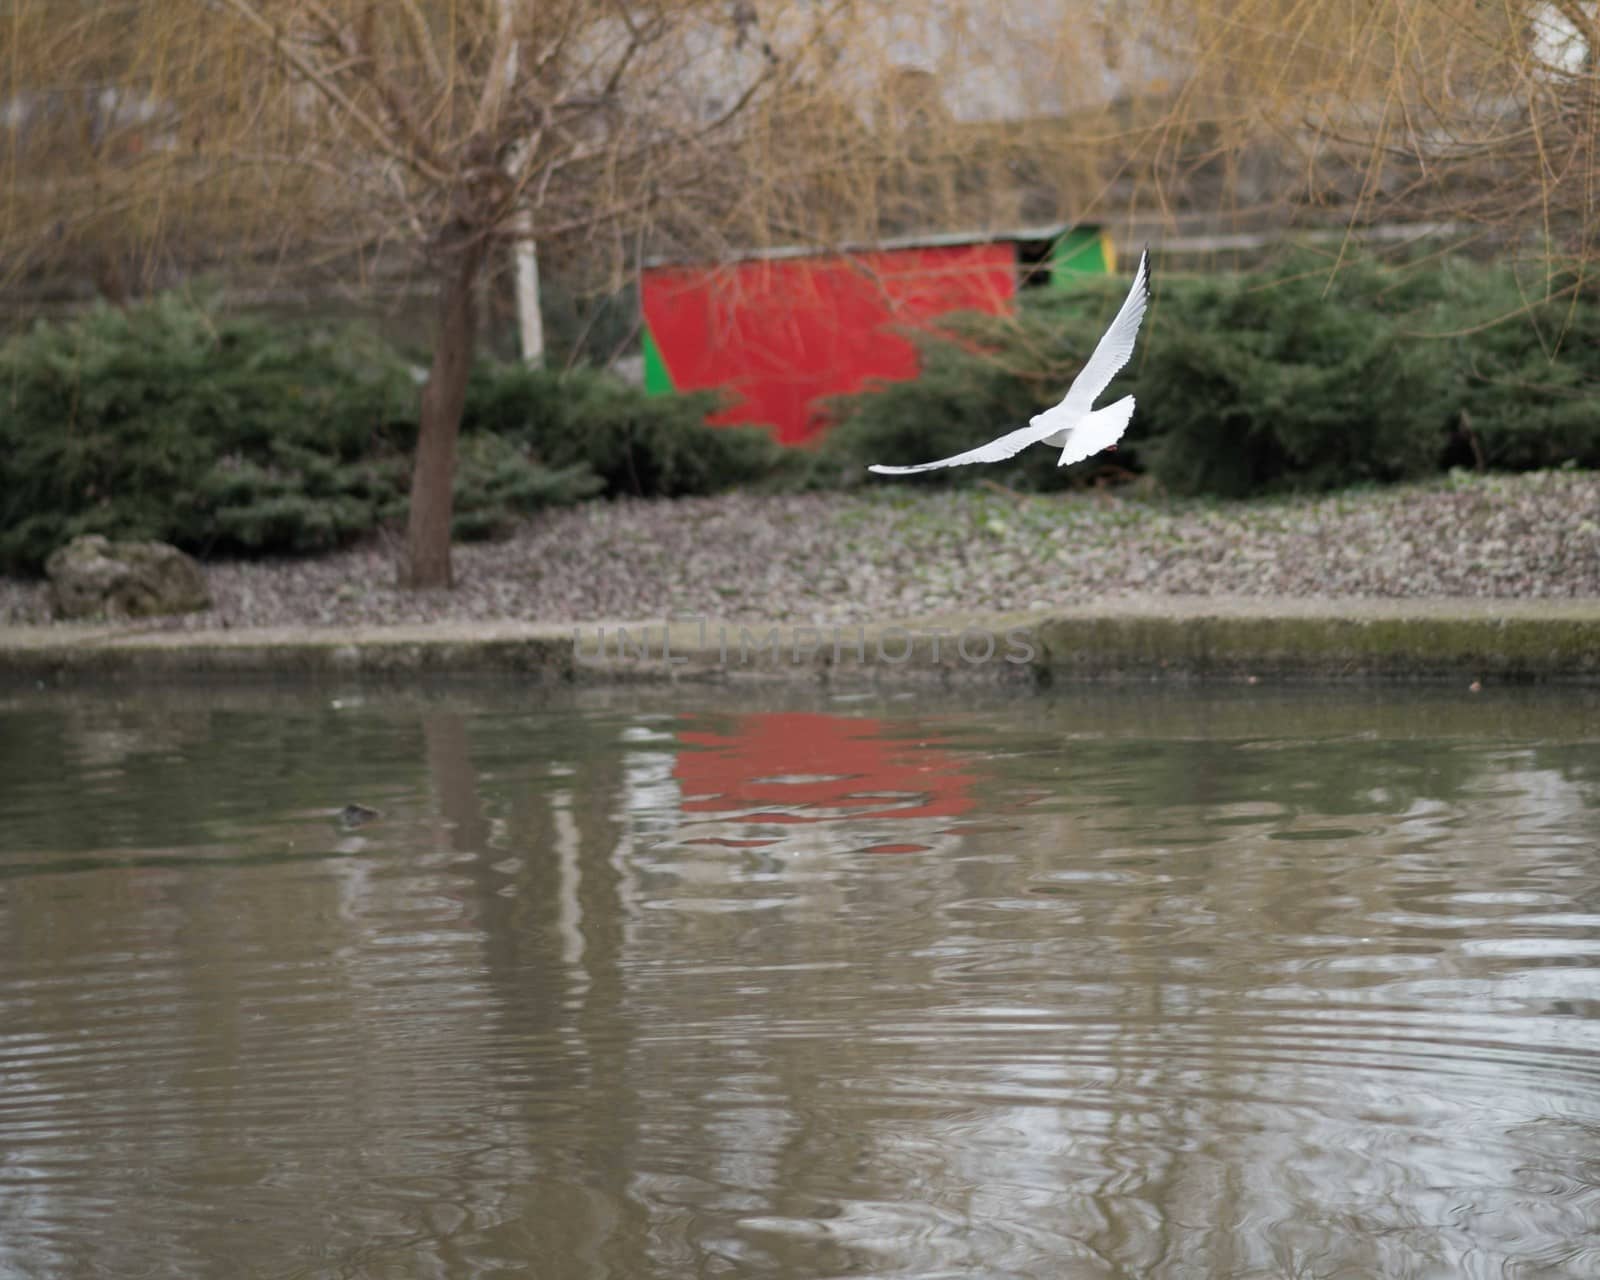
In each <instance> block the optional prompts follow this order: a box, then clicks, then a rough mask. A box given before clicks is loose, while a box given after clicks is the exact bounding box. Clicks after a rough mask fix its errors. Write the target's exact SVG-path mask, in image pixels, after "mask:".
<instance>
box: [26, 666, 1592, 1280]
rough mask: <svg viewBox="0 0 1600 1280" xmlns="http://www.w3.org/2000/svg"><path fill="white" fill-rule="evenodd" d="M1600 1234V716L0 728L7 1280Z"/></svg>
mask: <svg viewBox="0 0 1600 1280" xmlns="http://www.w3.org/2000/svg"><path fill="white" fill-rule="evenodd" d="M352 802H354V803H359V804H361V805H365V806H369V807H370V808H372V809H376V810H378V811H380V812H379V814H378V816H376V817H372V818H370V819H367V820H361V818H360V815H355V816H354V818H353V819H349V820H347V819H341V817H340V815H339V810H340V809H341V808H342V807H343V806H344V805H346V804H347V803H352ZM1597 1227H1600V704H1597V703H1596V701H1595V699H1594V697H1593V696H1592V695H1587V694H1571V693H1568V694H1555V695H1546V694H1538V693H1533V692H1523V693H1509V692H1508V693H1497V692H1495V691H1492V690H1491V691H1488V692H1485V693H1484V694H1481V695H1477V696H1472V695H1469V694H1467V693H1466V692H1465V691H1464V690H1463V691H1454V690H1452V691H1448V692H1444V691H1434V692H1394V691H1385V692H1377V693H1372V692H1367V693H1363V692H1351V691H1343V692H1340V691H1325V692H1323V691H1304V692H1288V693H1285V692H1268V691H1258V690H1256V689H1250V690H1248V691H1246V690H1242V689H1240V690H1228V691H1223V692H1219V693H1204V692H1193V691H1191V692H1172V691H1166V692H1162V691H1153V690H1130V689H1118V690H1097V691H1081V692H1070V693H1061V694H1058V695H1056V696H1053V697H1036V698H1035V697H1021V696H1018V697H1007V698H994V699H988V700H985V699H980V698H965V699H955V698H941V697H936V696H933V695H929V694H926V693H918V694H916V695H915V696H905V695H900V696H892V695H877V694H873V695H842V696H836V697H831V698H830V697H828V696H827V695H804V696H802V695H796V694H792V693H773V694H761V695H758V694H753V693H748V692H747V693H745V694H742V695H737V696H734V695H724V694H715V693H711V692H707V691H686V690H680V691H677V692H674V693H641V692H636V691H635V692H609V693H589V694H571V695H561V696H556V695H536V694H532V693H525V692H521V691H518V690H514V689H496V690H478V691H472V690H455V691H449V690H444V691H434V692H432V693H400V692H394V691H391V692H380V691H374V690H367V691H365V692H361V691H344V692H340V693H332V692H328V691H322V692H311V691H301V692H275V691H265V690H256V691H249V690H235V691H228V690H211V691H190V692H185V693H178V692H169V693H163V692H160V691H144V692H141V693H139V694H138V695H137V696H134V695H127V696H117V695H114V694H109V693H107V694H78V695H68V694H60V693H53V694H45V693H38V694H27V695H13V696H11V697H9V698H8V699H6V700H0V1275H4V1276H7V1277H11V1276H21V1277H35V1276H39V1277H56V1276H62V1277H80V1276H101V1275H104V1276H117V1277H132V1276H157V1277H323V1276H334V1277H338V1276H348V1277H377V1278H385V1280H386V1278H389V1277H394V1278H396V1280H398V1278H400V1277H407V1278H410V1277H448V1278H452V1280H453V1278H455V1277H491V1276H493V1277H501V1276H514V1275H526V1276H536V1277H550V1278H552V1280H568V1278H569V1277H570V1278H573V1280H577V1278H579V1277H583V1278H589V1277H612V1278H615V1280H649V1278H654V1277H660V1278H662V1280H668V1278H671V1280H677V1278H678V1277H697V1276H704V1277H746V1276H749V1277H794V1278H795V1280H801V1278H804V1280H815V1278H816V1277H826V1276H885V1277H889V1276H892V1277H912V1276H915V1277H958V1276H959V1277H970V1276H984V1277H1040V1278H1050V1280H1056V1278H1060V1277H1069V1278H1071V1277H1102V1276H1106V1277H1109V1276H1138V1277H1145V1276H1149V1277H1170V1278H1172V1280H1182V1278H1186V1277H1197V1276H1218V1277H1257V1276H1259V1277H1272V1278H1274V1280H1277V1278H1278V1277H1287V1276H1321V1277H1333V1276H1348V1277H1371V1276H1404V1277H1440V1278H1441V1280H1442V1278H1444V1277H1451V1278H1455V1277H1463V1276H1466V1277H1472V1276H1502V1275H1517V1276H1527V1277H1535V1276H1537V1277H1554V1276H1573V1277H1589V1276H1595V1275H1600V1243H1597V1240H1600V1232H1597Z"/></svg>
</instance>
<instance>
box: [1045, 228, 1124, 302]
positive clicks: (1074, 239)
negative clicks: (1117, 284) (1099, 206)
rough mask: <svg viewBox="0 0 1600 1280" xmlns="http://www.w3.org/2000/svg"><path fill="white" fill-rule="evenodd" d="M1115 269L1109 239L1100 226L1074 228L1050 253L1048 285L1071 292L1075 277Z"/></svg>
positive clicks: (1106, 272)
mask: <svg viewBox="0 0 1600 1280" xmlns="http://www.w3.org/2000/svg"><path fill="white" fill-rule="evenodd" d="M1115 267H1116V256H1115V254H1114V253H1113V251H1112V248H1111V237H1110V236H1108V235H1106V234H1105V232H1103V231H1101V230H1100V228H1099V227H1074V228H1073V229H1072V230H1071V231H1068V232H1067V233H1066V234H1065V235H1063V236H1061V238H1060V239H1058V240H1057V241H1056V242H1055V246H1054V248H1052V249H1051V251H1050V284H1051V287H1053V288H1057V289H1063V288H1066V289H1070V288H1071V287H1072V281H1073V277H1075V276H1103V275H1109V274H1110V273H1111V271H1112V270H1113V269H1114V268H1115Z"/></svg>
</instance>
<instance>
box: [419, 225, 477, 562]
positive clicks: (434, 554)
mask: <svg viewBox="0 0 1600 1280" xmlns="http://www.w3.org/2000/svg"><path fill="white" fill-rule="evenodd" d="M483 255H484V246H483V241H482V239H474V240H473V241H472V242H471V243H470V244H468V245H467V246H466V247H465V248H463V249H461V250H460V251H459V252H458V253H457V254H456V255H454V256H453V257H452V258H451V260H450V264H449V273H448V275H447V276H446V278H445V285H444V292H443V294H442V295H441V296H440V299H439V330H438V333H437V334H436V335H435V336H434V340H433V367H432V368H431V369H429V371H428V381H427V383H426V385H425V386H424V387H423V388H422V414H421V423H420V425H419V430H418V432H417V456H416V461H415V462H414V464H413V466H412V471H411V512H410V515H409V518H408V519H407V522H406V550H405V559H404V562H403V563H402V564H401V567H400V585H401V586H402V587H409V588H411V589H412V590H423V589H427V588H439V587H449V586H451V585H452V579H451V575H450V522H451V518H452V516H453V515H454V507H455V474H456V437H457V436H458V435H459V434H460V432H461V412H462V410H463V408H464V407H465V406H466V401H467V377H468V375H469V374H470V373H471V371H472V352H473V346H474V343H475V341H476V338H477V333H476V324H475V319H476V316H475V312H474V310H473V305H472V304H473V295H474V293H475V292H476V286H477V283H478V273H479V271H480V269H481V268H482V266H483Z"/></svg>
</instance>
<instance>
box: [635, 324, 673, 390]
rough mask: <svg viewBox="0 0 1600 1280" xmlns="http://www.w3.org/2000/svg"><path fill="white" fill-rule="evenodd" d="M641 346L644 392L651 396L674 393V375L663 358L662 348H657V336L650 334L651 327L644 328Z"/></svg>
mask: <svg viewBox="0 0 1600 1280" xmlns="http://www.w3.org/2000/svg"><path fill="white" fill-rule="evenodd" d="M641 345H642V346H643V348H644V391H645V394H646V395H649V396H664V395H666V394H667V393H668V392H669V391H672V390H673V389H674V388H673V384H672V374H671V372H670V371H668V369H667V362H666V361H665V360H663V359H662V358H661V348H660V347H658V346H656V339H655V335H654V334H652V333H651V332H650V326H649V325H645V326H644V337H643V339H642V342H641Z"/></svg>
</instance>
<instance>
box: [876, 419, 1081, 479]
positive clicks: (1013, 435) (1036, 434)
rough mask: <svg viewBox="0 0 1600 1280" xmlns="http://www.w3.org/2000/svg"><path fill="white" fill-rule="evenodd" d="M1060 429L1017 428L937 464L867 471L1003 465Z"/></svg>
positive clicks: (1043, 426) (890, 472)
mask: <svg viewBox="0 0 1600 1280" xmlns="http://www.w3.org/2000/svg"><path fill="white" fill-rule="evenodd" d="M1059 430H1061V425H1060V423H1058V422H1054V421H1052V422H1048V423H1040V424H1039V425H1037V426H1033V425H1030V426H1026V427H1018V428H1017V429H1016V430H1015V431H1008V432H1006V434H1005V435H1003V436H1001V437H1000V438H999V439H997V440H991V441H989V443H988V444H980V445H979V446H978V447H977V448H976V449H968V450H967V451H966V452H965V453H957V454H954V455H952V456H951V457H948V458H940V459H939V461H937V462H921V463H918V464H917V465H916V466H914V467H886V466H883V465H881V464H879V465H875V466H870V467H868V468H867V470H868V471H876V472H877V473H878V474H879V475H880V476H908V475H911V474H912V473H913V472H917V471H937V470H938V469H939V468H940V467H964V466H966V465H967V464H968V463H970V462H1003V461H1004V460H1005V459H1007V458H1009V457H1012V456H1013V455H1015V454H1018V453H1021V452H1022V451H1023V450H1024V449H1026V448H1027V447H1028V446H1029V445H1030V444H1038V443H1039V441H1041V440H1043V439H1044V438H1045V437H1046V436H1050V435H1054V434H1055V433H1056V432H1057V431H1059Z"/></svg>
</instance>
